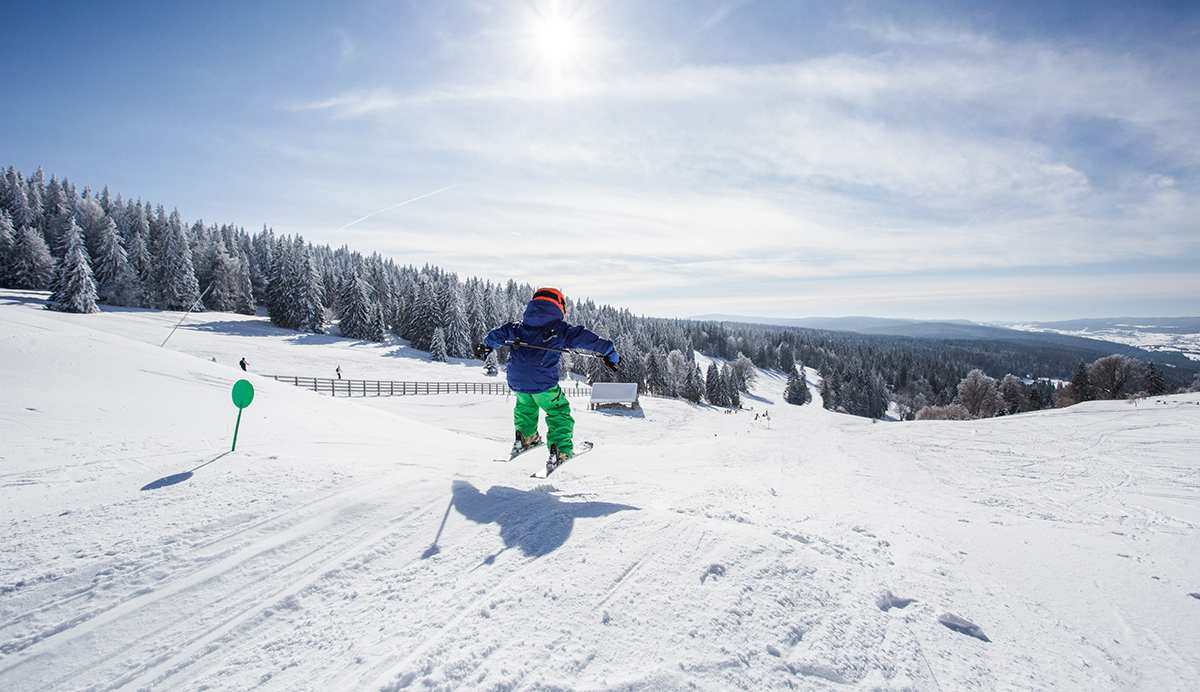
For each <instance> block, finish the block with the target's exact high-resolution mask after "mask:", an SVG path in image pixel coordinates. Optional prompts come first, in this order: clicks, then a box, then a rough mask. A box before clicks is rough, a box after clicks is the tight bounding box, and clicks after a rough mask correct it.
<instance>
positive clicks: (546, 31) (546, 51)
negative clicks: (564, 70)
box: [534, 16, 579, 67]
mask: <svg viewBox="0 0 1200 692" xmlns="http://www.w3.org/2000/svg"><path fill="white" fill-rule="evenodd" d="M540 21H541V25H540V26H539V27H537V30H536V32H535V33H534V40H535V42H536V43H537V46H538V50H539V51H540V52H541V54H542V57H543V58H544V59H546V60H548V61H549V62H551V63H552V64H555V65H557V66H560V67H561V66H562V64H563V63H565V62H567V61H568V60H570V59H571V58H572V57H573V56H574V55H575V53H576V51H577V50H578V48H579V37H578V36H577V35H576V34H575V29H574V27H572V26H571V24H570V22H568V21H567V20H566V18H564V17H561V16H551V17H544V18H542V19H541V20H540Z"/></svg>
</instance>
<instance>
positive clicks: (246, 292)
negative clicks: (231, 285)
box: [233, 255, 255, 315]
mask: <svg viewBox="0 0 1200 692" xmlns="http://www.w3.org/2000/svg"><path fill="white" fill-rule="evenodd" d="M233 311H234V312H236V313H238V314H241V315H253V314H254V313H255V309H254V282H253V281H252V280H251V278H250V261H249V260H248V259H247V258H246V257H245V256H244V255H242V256H239V257H238V258H237V298H236V299H235V301H234V305H233Z"/></svg>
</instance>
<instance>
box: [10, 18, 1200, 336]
mask: <svg viewBox="0 0 1200 692" xmlns="http://www.w3.org/2000/svg"><path fill="white" fill-rule="evenodd" d="M13 5H14V3H6V4H4V5H3V6H0V26H3V27H4V29H3V34H4V38H3V40H0V64H2V65H3V66H4V67H3V69H2V70H0V74H2V75H3V76H0V164H2V165H4V166H5V167H7V166H9V165H13V166H15V167H16V168H18V169H19V170H23V171H25V172H26V173H29V172H32V171H33V170H35V169H36V168H37V167H38V166H42V167H43V168H44V170H45V171H46V172H47V174H49V173H56V174H59V175H66V176H67V177H69V178H71V179H72V180H73V181H75V182H76V183H77V184H78V185H80V186H82V185H85V184H86V185H91V186H92V187H93V188H96V189H99V188H100V187H102V186H104V185H108V186H109V188H110V190H111V191H112V192H113V193H117V192H120V193H122V194H124V195H126V196H133V197H142V198H143V199H147V200H150V201H152V202H155V203H163V204H165V205H167V206H168V207H178V208H179V210H180V212H181V213H182V214H183V216H184V218H186V219H191V220H195V219H198V218H200V219H203V220H204V221H206V222H209V223H234V224H238V225H241V226H244V227H246V228H247V229H249V230H254V229H258V228H261V227H262V225H263V224H266V225H268V226H270V227H272V228H274V229H275V231H276V232H279V233H301V234H303V235H304V236H305V238H307V239H308V240H310V241H313V242H317V243H328V244H330V245H333V246H340V245H343V244H347V245H349V246H350V247H352V248H355V249H359V250H363V251H368V252H369V251H374V250H377V251H379V252H381V253H383V254H385V255H389V256H392V257H394V258H396V259H397V260H398V261H400V262H402V263H406V264H408V263H411V264H415V265H417V266H420V265H422V264H424V263H427V262H428V263H433V264H437V265H439V266H441V267H443V268H445V269H447V270H450V271H455V272H457V273H459V275H460V276H464V277H465V276H469V275H477V276H481V277H484V278H487V279H491V280H506V279H508V278H510V277H511V278H515V279H517V280H518V281H521V282H529V283H532V284H552V285H558V286H561V287H562V288H563V289H564V291H565V292H566V293H567V294H568V295H573V296H590V297H592V298H594V299H596V300H598V301H602V302H609V303H613V304H615V305H621V306H626V307H629V308H631V309H632V310H634V311H635V312H637V313H642V314H647V315H655V316H668V317H669V316H680V317H683V316H689V315H696V314H703V313H712V312H720V313H726V314H743V315H760V316H772V317H805V316H823V315H829V316H840V315H872V316H879V317H914V318H967V319H975V320H1017V321H1020V320H1039V319H1042V320H1048V319H1067V318H1074V317H1100V316H1117V315H1139V316H1165V315H1184V314H1187V315H1197V314H1200V220H1198V219H1200V201H1198V200H1200V198H1198V196H1197V192H1198V191H1200V166H1198V163H1200V117H1198V115H1200V50H1198V46H1200V10H1198V9H1196V7H1195V6H1194V5H1192V4H1187V3H1148V4H1146V5H1140V6H1138V7H1132V5H1133V3H1104V2H1064V3H1047V2H1030V3H1022V2H1016V3H1003V4H999V3H982V2H914V3H882V2H845V3H837V2H706V1H704V0H697V1H694V2H683V1H679V2H675V1H666V2H648V3H647V2H631V1H610V2H567V1H563V2H532V1H531V2H487V1H485V0H446V1H444V2H436V3H433V2H426V3H417V2H371V1H357V0H350V1H347V2H341V3H315V2H256V3H243V2H208V3H203V4H196V5H195V6H192V7H187V6H178V7H177V6H176V5H177V4H176V3H149V2H145V3H130V2H111V3H62V2H45V3H23V4H22V6H17V7H14V6H13ZM179 5H182V4H179ZM451 185H453V187H450V188H449V189H445V190H443V188H447V187H448V186H451ZM435 190H443V191H441V192H439V193H438V194H436V195H432V196H428V197H425V198H424V199H420V200H417V201H415V202H412V203H410V204H406V205H403V206H399V207H395V208H393V209H388V210H387V211H380V210H383V209H386V208H388V207H392V206H393V205H396V204H398V203H400V202H403V201H405V200H408V199H412V198H414V197H418V196H421V195H426V194H428V193H430V192H433V191H435ZM377 211H379V212H380V213H377V214H374V215H373V216H370V217H369V218H367V219H365V220H362V221H358V222H357V223H352V222H355V221H356V220H358V219H362V218H363V217H364V216H366V215H368V214H371V213H372V212H377Z"/></svg>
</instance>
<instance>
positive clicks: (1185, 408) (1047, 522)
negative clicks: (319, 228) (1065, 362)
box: [0, 291, 1200, 691]
mask: <svg viewBox="0 0 1200 692" xmlns="http://www.w3.org/2000/svg"><path fill="white" fill-rule="evenodd" d="M38 298H39V295H38V294H30V293H21V292H12V291H7V292H3V293H0V363H2V364H3V365H2V369H0V388H2V389H0V391H2V392H3V394H2V395H0V438H2V439H3V444H2V446H0V526H2V529H0V530H2V532H3V533H2V534H0V537H2V540H0V689H4V690H6V691H8V690H14V691H15V690H48V689H65V690H76V689H91V690H109V689H128V690H140V689H155V690H158V689H164V690H165V689H210V690H212V689H227V690H245V689H265V690H359V689H361V690H401V689H409V690H451V689H466V690H643V689H644V690H685V689H699V690H714V691H715V690H728V689H817V690H821V689H838V690H840V689H862V690H906V689H912V690H959V689H1045V690H1051V689H1054V690H1062V689H1098V690H1125V689H1143V690H1188V689H1197V688H1200V651H1198V650H1197V649H1196V647H1195V645H1194V642H1195V641H1196V640H1197V635H1198V634H1200V598H1197V597H1193V596H1190V595H1189V593H1200V550H1198V548H1200V540H1198V538H1197V525H1198V524H1200V470H1198V469H1200V461H1198V460H1200V425H1198V424H1200V396H1197V395H1183V396H1175V397H1167V398H1163V399H1160V400H1158V401H1154V400H1149V401H1143V402H1141V403H1139V404H1138V405H1136V406H1135V405H1133V404H1130V403H1124V402H1094V403H1090V404H1086V405H1082V406H1076V407H1072V408H1070V409H1065V410H1060V411H1048V412H1042V413H1039V414H1032V415H1024V416H1017V417H1011V418H1006V419H995V420H988V421H975V422H965V423H961V422H934V421H929V422H916V423H906V424H898V423H894V424H887V423H880V424H873V423H871V422H870V421H867V420H863V419H858V418H852V417H847V416H840V415H835V414H831V413H829V412H827V411H824V410H822V409H820V408H819V406H805V407H799V408H797V407H792V406H788V405H786V404H783V403H782V400H781V391H782V388H783V382H782V379H781V378H773V377H769V376H764V377H762V378H761V379H760V381H759V384H758V388H757V390H756V391H755V392H754V393H753V394H752V396H750V397H748V399H747V401H746V402H745V403H746V405H747V406H753V407H754V409H755V410H754V411H753V412H750V411H742V412H738V413H724V412H721V411H719V410H717V409H713V408H711V407H707V406H691V405H688V404H686V403H683V402H679V401H667V400H658V399H647V400H645V401H644V409H643V410H642V411H638V412H633V413H631V412H596V411H587V410H586V407H585V406H583V405H582V404H581V403H580V402H578V400H577V403H575V411H576V417H577V426H576V434H577V438H579V439H590V440H592V441H594V442H596V443H597V447H596V449H595V450H594V451H593V452H591V453H589V454H587V455H586V456H582V457H580V458H579V459H577V460H575V461H572V462H571V463H570V464H569V465H567V466H566V467H564V468H563V469H562V470H560V471H559V472H558V473H556V474H555V475H554V476H553V477H552V478H551V479H550V480H549V481H537V480H534V479H531V478H529V477H528V474H529V473H530V472H531V471H532V470H533V468H534V467H535V466H536V465H537V464H539V463H540V462H541V461H542V459H541V458H540V454H529V455H526V456H525V457H522V458H521V459H519V460H518V461H516V462H513V463H511V464H504V463H495V462H493V461H492V459H493V458H495V457H496V456H499V455H500V454H501V453H503V452H504V451H505V450H506V449H507V447H508V445H509V444H510V440H511V402H509V401H505V399H504V397H499V396H492V397H488V396H468V395H457V396H456V395H444V396H433V397H394V398H378V399H376V398H366V399H362V398H356V399H332V398H329V397H325V396H319V395H316V394H313V393H312V392H306V391H303V390H300V389H296V388H294V387H291V386H288V385H284V384H281V383H277V382H274V381H272V380H268V379H265V378H263V377H261V376H258V375H256V374H254V372H255V371H257V372H271V373H276V372H278V373H280V374H296V375H309V376H312V375H316V376H325V377H328V376H331V375H332V373H333V369H334V368H335V367H336V366H338V365H340V366H341V367H342V370H343V372H345V373H346V376H347V377H355V378H369V379H376V378H378V379H403V380H432V379H438V380H465V379H479V380H486V379H488V378H486V377H485V376H484V375H482V374H481V373H480V372H479V368H478V364H471V363H469V362H468V363H454V364H449V365H445V364H438V363H430V362H428V361H427V359H425V358H423V357H422V354H420V353H419V352H412V351H411V350H409V349H407V348H406V347H405V346H404V344H403V343H399V342H395V343H389V344H383V345H373V344H372V345H367V344H361V343H356V342H351V341H347V340H342V339H336V338H332V337H315V336H311V335H308V336H306V335H298V334H296V333H294V332H285V331H282V330H277V329H275V328H273V327H271V326H270V325H269V324H267V323H266V322H265V320H264V319H263V318H247V317H240V316H233V315H226V314H219V315H193V316H192V317H189V318H188V321H187V322H186V323H185V325H184V326H183V327H181V328H180V329H179V331H178V332H176V334H175V335H174V336H173V337H171V340H170V341H169V342H168V344H167V347H166V348H160V347H159V346H158V344H160V343H161V342H162V339H163V338H165V337H166V335H167V333H168V332H169V331H170V329H171V327H172V326H173V325H174V323H175V322H176V321H178V319H179V317H180V315H179V314H178V313H158V312H154V311H111V312H105V313H103V314H99V315H86V316H83V315H66V314H59V313H51V312H47V311H44V310H41V309H39V308H40V302H39V300H38ZM242 357H245V358H246V359H247V360H248V361H249V362H250V364H251V371H252V372H251V373H250V374H248V375H247V374H245V373H243V372H241V371H240V370H239V369H237V367H236V362H237V361H238V359H240V358H242ZM213 358H215V359H216V362H213V360H212V359H213ZM242 377H246V378H248V379H250V380H251V381H252V382H253V383H254V386H255V388H256V390H257V394H256V397H255V400H254V402H253V404H252V405H251V406H250V407H249V408H247V409H246V410H245V413H244V414H243V416H242V421H241V429H240V431H239V434H238V445H237V451H236V452H232V453H229V451H228V450H229V446H230V441H231V438H232V434H233V426H234V421H235V418H236V415H237V409H236V408H235V407H234V406H233V404H232V402H231V400H230V390H231V387H232V385H233V383H234V382H235V381H236V380H238V379H240V378H242ZM767 410H769V411H770V413H771V418H770V420H769V421H768V420H767V419H766V418H765V417H763V416H761V415H760V416H759V418H758V420H755V414H756V413H757V414H761V413H763V412H764V411H767ZM184 471H194V475H193V476H192V477H191V478H190V479H188V480H186V481H184V482H182V483H177V484H174V485H169V486H166V487H162V488H158V489H156V490H146V491H143V490H140V488H142V487H143V486H145V485H146V484H147V483H150V482H151V481H153V480H155V479H158V478H162V477H165V476H169V475H172V474H177V473H180V472H184ZM946 614H952V615H954V616H957V617H958V618H962V619H965V620H968V621H970V622H971V623H974V624H975V625H977V627H978V629H977V630H976V633H977V634H981V635H983V636H986V638H987V639H988V640H990V641H984V640H982V639H980V638H976V637H973V636H970V635H969V634H966V633H964V632H963V631H961V630H964V629H970V628H968V627H966V626H963V625H959V629H957V630H956V629H952V628H951V627H948V626H946V625H944V624H942V623H941V622H940V621H939V617H942V616H945V615H946ZM943 619H947V618H943ZM947 620H948V619H947ZM948 621H950V622H952V623H953V621H952V620H948Z"/></svg>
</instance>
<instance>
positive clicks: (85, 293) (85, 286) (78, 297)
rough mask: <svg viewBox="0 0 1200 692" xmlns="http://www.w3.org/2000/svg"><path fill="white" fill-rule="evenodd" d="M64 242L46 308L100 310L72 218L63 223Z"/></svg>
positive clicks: (94, 287) (94, 285)
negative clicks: (61, 256)
mask: <svg viewBox="0 0 1200 692" xmlns="http://www.w3.org/2000/svg"><path fill="white" fill-rule="evenodd" d="M65 242H66V244H67V249H66V254H65V255H63V258H62V259H61V260H59V262H58V265H57V266H56V267H55V270H54V278H53V280H52V281H51V282H50V297H49V298H48V299H47V300H46V309H47V310H57V311H59V312H77V313H83V314H87V313H93V312H100V308H98V307H96V282H95V280H93V279H92V267H91V264H90V263H89V262H88V256H87V248H85V247H84V244H83V235H82V232H81V231H80V229H79V227H78V226H76V225H75V221H74V219H73V218H72V219H71V221H70V223H69V224H68V226H67V236H66V238H65Z"/></svg>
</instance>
